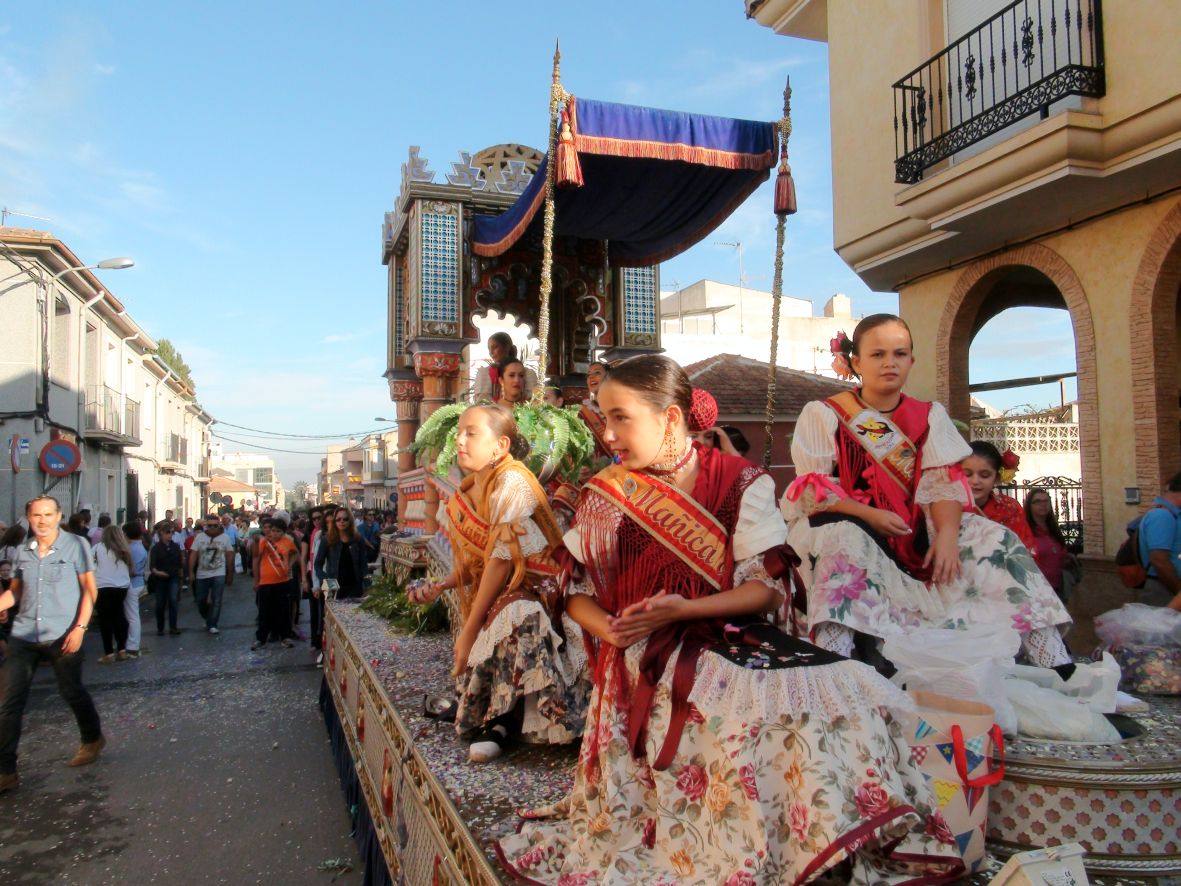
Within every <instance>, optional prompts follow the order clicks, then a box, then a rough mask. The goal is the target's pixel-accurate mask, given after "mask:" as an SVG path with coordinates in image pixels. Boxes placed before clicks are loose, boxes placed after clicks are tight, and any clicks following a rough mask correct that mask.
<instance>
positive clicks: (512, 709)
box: [413, 406, 589, 763]
mask: <svg viewBox="0 0 1181 886" xmlns="http://www.w3.org/2000/svg"><path fill="white" fill-rule="evenodd" d="M527 450H528V446H527V444H525V442H524V440H523V438H522V437H521V436H520V434H519V433H518V430H517V426H516V422H515V421H514V420H513V417H512V413H510V412H509V411H508V410H506V409H503V408H502V407H499V406H472V407H469V408H468V409H467V410H465V411H464V413H463V414H462V415H461V416H460V418H459V427H458V432H457V434H456V453H457V461H458V462H459V466H460V468H461V469H462V470H463V471H464V473H465V474H466V476H465V477H464V478H463V480H462V482H461V483H460V485H459V488H458V489H457V490H456V492H455V493H454V494H453V495H452V496H451V498H450V499H449V500H448V502H447V508H446V512H445V520H444V521H443V522H444V527H443V528H444V529H445V531H446V532H447V533H448V536H449V537H450V540H451V547H452V551H453V556H454V562H455V566H454V569H453V571H452V574H451V575H450V576H449V577H448V578H447V579H445V580H444V581H442V582H439V583H436V584H433V585H431V586H430V587H429V588H428V589H426V590H425V591H417V592H415V594H414V597H413V602H416V603H425V602H429V601H430V600H432V599H434V598H435V597H437V596H438V595H439V594H440V593H441V592H442V591H444V590H446V589H448V588H455V590H456V594H457V597H458V600H459V609H460V613H461V616H462V618H463V627H462V628H461V630H460V632H459V635H458V636H457V638H456V641H455V666H454V671H453V674H454V676H455V678H456V681H457V695H458V707H457V710H456V714H455V726H456V730H457V731H458V733H459V735H460V737H461V738H464V739H466V740H469V741H471V742H472V743H471V746H470V747H469V751H468V756H469V759H471V760H472V762H477V763H484V762H488V761H490V760H493V759H495V758H496V757H497V756H499V755H500V753H501V750H502V749H503V747H504V746H505V744H506V743H507V742H509V741H511V740H514V739H517V738H519V739H520V740H522V741H524V742H526V743H531V744H563V743H566V742H569V741H572V740H574V739H575V738H577V737H578V735H579V734H580V731H581V726H582V721H583V719H584V715H585V711H586V698H587V695H588V694H589V683H588V681H587V680H586V678H585V675H584V673H583V671H584V664H585V654H584V653H583V652H582V643H581V638H580V637H578V636H575V635H573V632H571V634H572V635H571V636H569V637H566V638H563V636H562V629H561V627H560V625H561V621H560V616H559V611H560V594H559V590H558V585H557V583H556V578H557V576H558V574H559V572H560V570H559V567H558V564H557V562H556V561H555V560H554V558H553V552H554V550H555V549H557V548H558V547H559V546H560V545H561V533H560V532H559V529H558V524H557V521H556V520H555V518H554V515H553V512H552V511H551V510H550V507H549V505H548V504H547V503H546V496H545V492H544V490H543V489H542V488H541V485H540V484H539V483H538V481H537V478H536V477H534V476H533V474H532V472H530V470H529V469H528V468H527V467H525V465H524V464H522V463H521V462H520V461H518V458H519V457H524V455H525V454H526V452H527Z"/></svg>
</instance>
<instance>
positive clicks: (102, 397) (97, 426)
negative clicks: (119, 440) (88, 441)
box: [86, 385, 123, 434]
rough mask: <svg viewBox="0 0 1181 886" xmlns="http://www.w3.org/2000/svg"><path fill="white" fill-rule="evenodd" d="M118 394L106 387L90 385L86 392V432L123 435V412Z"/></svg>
mask: <svg viewBox="0 0 1181 886" xmlns="http://www.w3.org/2000/svg"><path fill="white" fill-rule="evenodd" d="M119 400H120V397H119V392H118V391H116V390H115V389H114V388H108V387H107V386H106V385H91V386H90V387H89V388H88V389H87V391H86V430H88V431H104V432H106V433H108V434H122V433H123V410H122V408H121V404H120V402H119Z"/></svg>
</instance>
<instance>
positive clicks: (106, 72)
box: [94, 62, 115, 77]
mask: <svg viewBox="0 0 1181 886" xmlns="http://www.w3.org/2000/svg"><path fill="white" fill-rule="evenodd" d="M94 73H96V74H101V75H102V76H103V77H109V76H111V75H112V74H114V73H115V66H114V65H104V64H100V63H98V62H95V65H94Z"/></svg>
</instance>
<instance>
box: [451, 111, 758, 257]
mask: <svg viewBox="0 0 1181 886" xmlns="http://www.w3.org/2000/svg"><path fill="white" fill-rule="evenodd" d="M566 120H567V122H568V124H569V128H570V136H571V137H572V139H571V140H569V141H567V143H566V146H565V148H564V149H563V148H560V149H559V181H558V184H559V187H558V188H557V192H556V195H555V202H556V222H555V228H554V230H555V233H556V235H557V236H558V237H577V238H581V239H586V240H598V241H603V240H606V241H607V242H608V243H609V250H610V262H611V264H612V265H615V266H624V267H638V266H642V265H652V264H656V263H657V262H661V261H666V260H667V259H670V258H672V257H673V256H674V255H677V254H679V253H681V252H684V251H685V250H686V249H688V248H689V247H690V246H692V245H693V244H694V243H697V242H698V241H699V240H701V239H702V238H703V237H706V236H707V235H708V234H709V233H710V232H711V231H713V230H714V229H715V228H717V227H718V225H720V224H721V223H722V222H723V221H725V219H726V218H727V217H728V216H729V215H730V214H731V213H732V212H733V211H734V210H735V209H737V208H738V206H739V204H741V203H742V202H743V201H744V200H745V199H746V198H747V197H748V196H750V194H751V193H752V192H753V191H754V190H755V189H756V188H757V187H758V186H759V185H760V184H762V183H763V182H764V181H766V180H767V177H768V175H769V174H770V169H771V167H772V166H773V165H774V163H775V150H776V128H775V124H773V123H760V122H756V121H753V120H734V119H728V118H725V117H711V116H707V115H704V114H686V113H681V112H678V111H664V110H658V109H655V108H641V107H637V106H634V105H620V104H614V103H612V102H600V101H594V100H591V99H570V100H569V101H568V103H567V112H566ZM570 147H573V150H574V152H575V154H576V158H577V164H578V166H579V167H580V170H581V178H582V182H583V183H582V184H581V185H577V186H565V185H568V184H570V180H569V178H567V180H566V181H563V175H562V173H565V172H567V171H568V169H569V165H570V161H571V160H572V159H573V158H571V157H569V156H565V157H563V156H562V153H561V151H562V150H569V148H570ZM549 162H550V159H549V158H548V157H547V158H546V159H545V160H543V161H542V164H541V167H540V168H539V169H538V171H537V174H536V175H535V176H534V177H533V180H532V181H531V182H530V183H529V186H528V187H527V188H526V189H525V191H524V192H523V193H522V194H521V196H520V198H519V199H518V200H517V202H516V203H514V204H513V205H512V206H511V207H510V208H509V209H508V211H507V212H505V213H504V214H503V215H495V216H493V215H478V216H476V217H475V219H474V226H473V236H472V249H473V251H474V252H475V253H476V254H477V255H482V256H496V255H501V254H502V253H504V252H506V251H507V250H509V249H510V248H512V246H513V245H514V244H515V243H517V241H519V240H520V239H521V238H522V237H524V235H525V234H526V232H527V231H528V230H529V229H530V228H531V227H532V226H534V225H537V226H540V224H541V216H542V213H541V211H540V210H541V208H542V205H543V204H544V201H545V176H546V167H547V165H548V163H549ZM769 208H770V207H768V209H769Z"/></svg>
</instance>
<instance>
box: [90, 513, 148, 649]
mask: <svg viewBox="0 0 1181 886" xmlns="http://www.w3.org/2000/svg"><path fill="white" fill-rule="evenodd" d="M94 576H95V582H96V583H97V584H98V601H97V603H96V604H95V611H96V613H97V615H98V628H99V631H100V632H101V634H102V638H103V656H102V658H100V659H99V663H100V664H110V663H111V662H112V661H115V660H118V661H124V660H125V659H127V658H128V657H129V655H130V653H129V652H128V651H127V628H128V624H127V612H126V610H125V609H124V603H125V602H126V600H127V592H128V590H130V588H131V549H130V548H129V547H128V546H127V538H126V537H125V536H124V535H123V530H121V529H120V528H119V527H118V526H107V527H106V528H105V529H104V530H103V535H102V539H101V540H100V541H99V543H98V544H96V545H95V546H94ZM137 655H138V653H137Z"/></svg>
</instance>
